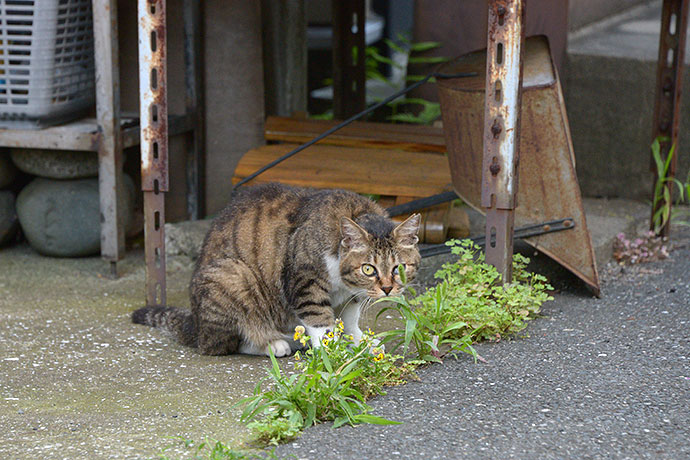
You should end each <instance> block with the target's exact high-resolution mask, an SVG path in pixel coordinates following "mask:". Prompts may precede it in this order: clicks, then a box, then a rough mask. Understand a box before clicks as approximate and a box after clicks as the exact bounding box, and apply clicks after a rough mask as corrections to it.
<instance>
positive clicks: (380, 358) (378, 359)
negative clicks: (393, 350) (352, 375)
mask: <svg viewBox="0 0 690 460" xmlns="http://www.w3.org/2000/svg"><path fill="white" fill-rule="evenodd" d="M382 359H383V353H379V354H378V355H376V356H374V361H376V362H379V361H381V360H382Z"/></svg>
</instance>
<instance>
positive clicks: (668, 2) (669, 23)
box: [650, 0, 690, 236]
mask: <svg viewBox="0 0 690 460" xmlns="http://www.w3.org/2000/svg"><path fill="white" fill-rule="evenodd" d="M688 3H690V0H664V4H663V7H662V13H661V33H660V35H659V59H658V62H657V71H656V100H655V103H654V125H653V127H652V139H656V138H657V137H659V136H663V137H666V138H668V139H669V141H668V142H663V143H662V144H661V154H662V159H664V160H665V159H666V158H667V155H668V153H669V150H670V148H671V146H672V145H675V146H676V149H675V155H674V156H673V158H671V163H670V165H669V169H668V177H674V176H675V173H676V160H677V157H678V152H679V150H678V133H679V130H680V106H681V101H680V97H681V86H682V83H683V66H684V65H685V38H686V35H687V28H688ZM651 163H652V167H651V169H652V171H653V172H654V177H655V178H657V177H658V175H657V170H656V163H655V162H654V160H653V159H652V162H651ZM672 185H673V184H671V183H666V184H665V187H667V188H668V191H669V193H670V196H671V197H673V187H672ZM670 204H671V203H669V206H670ZM659 205H660V203H657V204H656V205H655V206H653V208H652V219H651V222H650V228H651V229H652V230H654V217H653V216H654V214H655V213H656V211H657V209H658V207H659ZM670 228H671V222H670V219H669V221H668V222H666V225H664V226H663V227H662V228H661V230H660V235H661V236H668V235H669V233H670Z"/></svg>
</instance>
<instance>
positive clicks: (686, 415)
mask: <svg viewBox="0 0 690 460" xmlns="http://www.w3.org/2000/svg"><path fill="white" fill-rule="evenodd" d="M673 241H674V243H673V244H674V246H675V248H674V250H673V251H672V253H671V257H670V258H669V259H667V260H664V261H659V262H653V263H646V264H639V265H635V266H630V267H620V266H617V265H616V264H609V266H608V267H607V268H605V269H604V270H602V272H603V273H602V278H603V289H602V290H603V296H602V298H600V299H597V298H594V297H592V296H591V295H589V294H588V293H587V291H585V290H584V289H583V288H582V285H581V283H579V282H578V281H577V280H576V279H574V278H573V277H571V276H569V275H568V274H566V273H561V276H560V277H556V279H555V280H554V282H555V284H556V285H557V286H558V287H559V292H558V293H557V294H556V295H555V300H554V301H553V302H549V303H547V304H545V305H544V308H543V315H542V317H540V318H537V319H535V320H534V321H532V322H531V324H530V325H529V327H528V328H527V329H526V330H525V331H524V333H522V334H520V337H516V338H515V339H513V340H502V341H500V342H497V343H484V344H480V345H478V346H477V347H476V349H477V351H478V352H479V354H480V355H481V356H482V357H484V358H485V359H486V360H487V363H485V364H484V363H476V364H475V363H474V362H473V361H472V359H471V358H469V357H464V356H463V357H460V359H458V360H455V359H452V358H451V359H446V361H445V362H444V364H442V365H432V366H429V367H427V368H425V369H423V370H421V371H420V372H419V376H420V379H421V380H420V381H419V382H411V383H408V384H407V385H404V386H400V387H394V388H391V389H390V390H389V391H388V393H387V394H386V395H385V396H381V397H378V398H375V399H373V400H372V401H371V406H372V407H373V411H372V413H374V414H376V415H379V416H382V417H386V418H389V419H392V420H396V421H399V422H402V425H393V426H374V425H361V426H357V427H342V428H338V429H333V428H332V426H331V425H330V424H323V425H319V426H316V427H313V428H310V429H308V430H306V431H305V433H304V434H303V435H302V436H301V437H300V438H299V439H298V440H296V441H295V442H293V443H290V444H286V445H283V446H280V447H279V448H277V450H276V451H275V453H276V454H277V455H278V456H279V457H281V458H282V457H289V456H291V455H294V456H295V457H296V458H299V459H302V458H304V459H388V458H395V459H408V458H409V459H464V458H472V459H497V458H502V459H506V458H517V459H647V458H649V459H688V458H690V407H689V406H690V404H689V403H690V332H689V331H690V328H689V326H690V276H689V272H690V232H688V231H687V230H682V229H676V230H675V232H674V239H673ZM536 263H539V261H537V262H536ZM546 263H547V264H548V262H546ZM551 269H553V267H551Z"/></svg>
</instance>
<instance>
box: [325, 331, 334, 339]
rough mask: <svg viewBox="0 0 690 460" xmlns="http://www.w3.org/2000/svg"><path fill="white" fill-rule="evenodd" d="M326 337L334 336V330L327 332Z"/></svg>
mask: <svg viewBox="0 0 690 460" xmlns="http://www.w3.org/2000/svg"><path fill="white" fill-rule="evenodd" d="M326 337H328V338H329V339H332V338H333V331H328V332H326Z"/></svg>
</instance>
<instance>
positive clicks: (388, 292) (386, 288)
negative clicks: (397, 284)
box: [381, 286, 393, 295]
mask: <svg viewBox="0 0 690 460" xmlns="http://www.w3.org/2000/svg"><path fill="white" fill-rule="evenodd" d="M381 290H382V291H383V292H384V293H385V294H386V295H388V294H390V293H391V291H392V290H393V286H381Z"/></svg>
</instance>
